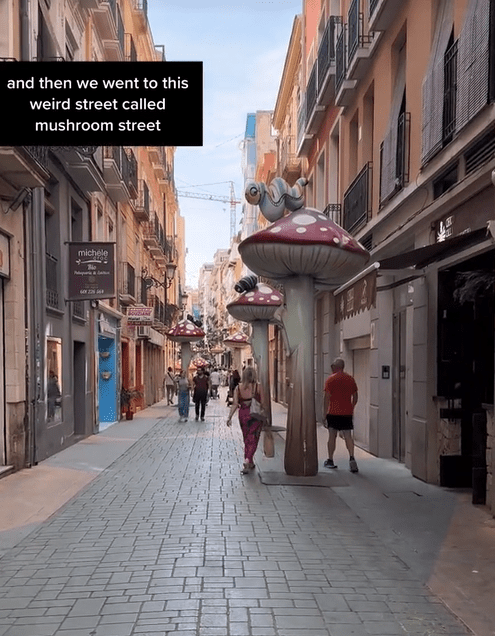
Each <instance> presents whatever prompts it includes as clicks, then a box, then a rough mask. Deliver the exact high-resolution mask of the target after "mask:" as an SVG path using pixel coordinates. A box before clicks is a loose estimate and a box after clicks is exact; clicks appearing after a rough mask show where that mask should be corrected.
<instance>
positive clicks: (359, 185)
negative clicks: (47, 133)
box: [342, 162, 372, 232]
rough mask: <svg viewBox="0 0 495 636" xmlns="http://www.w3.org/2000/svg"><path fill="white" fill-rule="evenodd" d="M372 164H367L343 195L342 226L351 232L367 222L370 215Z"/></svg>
mask: <svg viewBox="0 0 495 636" xmlns="http://www.w3.org/2000/svg"><path fill="white" fill-rule="evenodd" d="M371 193H372V163H371V162H368V163H367V164H366V165H365V166H364V168H363V169H362V170H361V172H360V173H359V174H358V175H357V177H356V178H355V179H354V181H353V182H352V183H351V185H350V186H349V187H348V188H347V190H346V192H345V194H344V204H343V214H342V225H343V228H344V230H347V231H348V232H353V231H355V230H357V229H358V228H359V227H361V226H362V225H364V224H365V223H367V222H368V221H369V218H370V215H371Z"/></svg>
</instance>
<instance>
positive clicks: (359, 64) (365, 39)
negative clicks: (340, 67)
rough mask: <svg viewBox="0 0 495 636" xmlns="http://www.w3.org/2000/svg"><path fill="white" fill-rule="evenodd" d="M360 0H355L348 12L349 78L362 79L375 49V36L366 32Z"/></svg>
mask: <svg viewBox="0 0 495 636" xmlns="http://www.w3.org/2000/svg"><path fill="white" fill-rule="evenodd" d="M359 3H360V0H353V1H352V3H351V6H350V8H349V13H348V14H347V20H348V23H347V33H348V40H347V42H348V44H347V79H348V80H354V79H362V78H363V77H364V75H365V73H366V71H367V69H368V66H369V62H370V59H371V56H372V53H373V51H374V46H373V44H374V42H375V37H374V34H373V33H372V32H368V33H365V32H364V15H363V14H362V13H361V12H360V11H359Z"/></svg>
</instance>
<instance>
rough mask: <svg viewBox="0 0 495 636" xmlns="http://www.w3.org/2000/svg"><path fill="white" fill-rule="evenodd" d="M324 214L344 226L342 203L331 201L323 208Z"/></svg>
mask: <svg viewBox="0 0 495 636" xmlns="http://www.w3.org/2000/svg"><path fill="white" fill-rule="evenodd" d="M323 214H324V215H325V216H326V217H328V218H329V219H330V221H333V222H334V223H337V225H340V226H342V206H341V205H340V203H329V204H328V205H327V206H326V207H325V209H324V210H323Z"/></svg>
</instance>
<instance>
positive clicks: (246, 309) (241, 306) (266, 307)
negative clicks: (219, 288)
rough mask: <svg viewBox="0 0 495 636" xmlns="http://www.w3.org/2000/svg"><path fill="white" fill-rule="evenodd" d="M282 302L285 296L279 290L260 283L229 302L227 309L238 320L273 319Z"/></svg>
mask: <svg viewBox="0 0 495 636" xmlns="http://www.w3.org/2000/svg"><path fill="white" fill-rule="evenodd" d="M282 303H283V297H282V294H281V293H280V292H279V291H277V290H276V289H273V288H272V287H270V285H266V284H265V283H258V284H257V285H256V286H255V287H253V289H250V290H248V291H245V292H243V293H242V294H240V296H238V298H236V300H234V301H233V302H231V303H229V304H228V305H227V311H228V312H229V314H230V315H231V316H233V317H234V318H235V319H236V320H242V321H243V322H253V321H255V320H271V319H272V318H273V316H274V314H275V312H276V311H277V308H278V307H280V305H282Z"/></svg>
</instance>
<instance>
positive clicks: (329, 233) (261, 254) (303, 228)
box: [239, 208, 370, 285]
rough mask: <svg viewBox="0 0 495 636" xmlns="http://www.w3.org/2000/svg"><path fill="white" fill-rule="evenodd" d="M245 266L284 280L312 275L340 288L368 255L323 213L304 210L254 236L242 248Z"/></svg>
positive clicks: (256, 271)
mask: <svg viewBox="0 0 495 636" xmlns="http://www.w3.org/2000/svg"><path fill="white" fill-rule="evenodd" d="M239 253H240V254H241V257H242V260H243V262H244V263H245V265H246V266H247V267H248V268H249V269H250V270H251V271H253V272H254V273H255V274H258V275H259V276H266V277H268V278H273V279H275V280H281V279H284V278H287V277H291V276H298V275H307V276H312V277H313V278H314V279H315V282H316V283H321V284H335V285H339V284H342V283H344V282H345V281H347V280H349V278H351V277H352V276H354V275H355V274H357V273H358V272H359V271H360V270H361V269H362V267H363V266H364V265H365V264H366V263H367V262H368V260H369V258H370V254H369V252H368V251H367V250H366V249H365V248H364V247H363V246H362V245H361V243H359V242H358V241H357V240H356V239H355V238H354V237H352V236H351V235H350V234H349V233H348V232H346V231H345V230H343V229H342V228H341V227H340V226H338V225H337V224H336V223H334V222H333V221H331V220H330V219H329V218H328V217H327V216H325V215H324V214H323V213H322V212H320V211H318V210H315V209H312V208H301V209H300V210H296V211H295V212H292V213H291V214H289V215H287V216H284V217H282V218H281V219H279V220H278V221H275V223H272V224H271V225H269V226H268V227H266V228H264V229H262V230H260V231H258V232H255V233H254V234H251V236H248V237H247V238H246V239H244V240H243V241H242V242H241V243H240V245H239Z"/></svg>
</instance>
